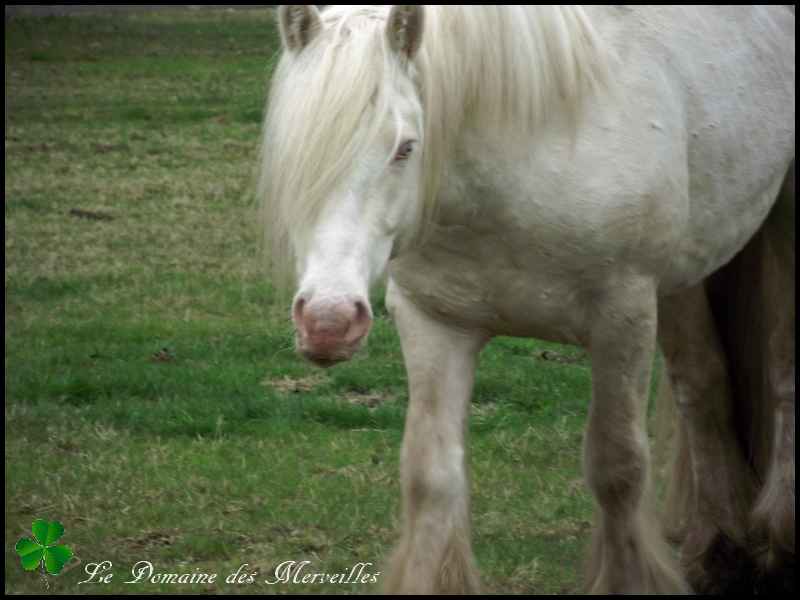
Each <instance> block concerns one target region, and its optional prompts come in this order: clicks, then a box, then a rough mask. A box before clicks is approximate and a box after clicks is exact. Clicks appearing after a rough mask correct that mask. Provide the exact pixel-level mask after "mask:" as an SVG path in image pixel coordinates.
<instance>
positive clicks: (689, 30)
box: [391, 7, 794, 343]
mask: <svg viewBox="0 0 800 600" xmlns="http://www.w3.org/2000/svg"><path fill="white" fill-rule="evenodd" d="M595 10H596V11H598V12H606V11H610V12H612V13H614V14H613V15H607V16H606V18H607V19H611V17H612V16H616V12H618V9H614V8H611V7H601V8H597V9H595ZM708 10H709V9H705V11H706V12H703V11H702V10H700V9H698V8H697V7H663V8H662V7H658V8H654V7H647V8H639V9H634V10H631V11H626V12H624V13H622V16H623V19H622V20H623V23H627V26H625V25H621V24H620V23H619V20H615V21H613V23H614V25H615V27H614V31H613V34H614V38H613V39H612V40H608V41H609V42H611V43H612V44H613V45H614V46H615V48H616V49H617V53H618V54H619V55H620V56H621V57H623V60H624V63H623V64H622V65H620V67H619V69H620V74H621V75H620V78H619V80H618V82H617V85H619V86H620V87H621V88H622V89H623V90H624V96H615V97H612V98H609V97H608V96H605V97H603V96H601V97H592V98H588V99H587V100H586V102H585V103H584V106H583V107H582V112H581V114H580V115H579V117H578V120H579V124H580V125H579V129H578V130H577V132H576V134H575V135H576V138H575V139H574V140H573V139H570V137H569V133H565V132H569V130H570V129H569V128H570V124H569V123H566V122H565V119H564V118H563V116H561V115H556V116H555V117H554V118H553V120H552V121H550V122H549V123H545V124H543V126H542V127H541V128H540V129H538V130H537V131H536V133H535V136H533V137H527V136H522V137H520V136H515V135H514V133H513V131H500V132H498V131H491V130H487V128H485V127H484V128H482V129H479V128H475V127H474V126H473V128H471V129H467V130H465V131H464V132H463V133H461V134H460V139H459V144H458V147H457V149H456V151H455V152H453V159H452V162H451V163H450V164H448V167H447V173H448V175H447V178H446V180H445V182H444V184H443V185H442V190H441V197H440V202H441V206H440V210H441V213H440V217H439V219H438V222H437V228H436V234H435V235H433V236H432V238H431V240H430V242H429V243H428V244H426V245H425V246H424V247H423V248H422V249H420V250H418V251H415V252H411V253H409V254H407V255H403V256H402V257H400V258H398V259H396V260H394V261H393V262H392V263H391V274H392V278H393V280H394V281H395V282H396V283H397V284H398V285H399V286H400V287H401V288H402V289H403V290H404V292H405V293H406V294H408V295H409V296H410V297H413V299H414V301H415V302H416V303H418V304H419V305H421V306H424V307H426V308H427V309H428V310H429V311H431V312H432V313H433V314H436V315H440V316H446V317H447V318H448V319H450V320H451V321H452V322H454V323H459V324H461V325H464V326H469V327H479V328H483V329H485V330H487V331H488V332H491V333H492V334H502V335H523V336H534V337H538V338H543V339H549V340H552V341H558V342H567V343H586V342H587V338H588V330H589V325H590V321H591V318H590V316H589V315H590V312H591V311H590V307H591V304H592V303H593V301H594V297H595V295H596V294H602V293H603V290H604V288H605V287H606V286H618V285H619V284H620V278H621V277H624V273H626V272H635V273H637V274H639V275H644V276H647V277H651V278H653V279H654V280H655V281H656V282H657V284H658V290H659V294H662V295H663V294H670V293H672V292H675V291H676V290H680V289H685V288H687V287H690V286H691V285H694V284H696V283H697V282H699V281H701V280H703V279H705V278H706V277H707V276H708V275H709V274H711V273H712V272H714V271H716V270H717V269H718V268H719V267H720V266H722V265H723V264H725V263H727V262H728V261H729V260H730V259H731V258H732V257H733V256H734V255H735V254H736V253H737V252H739V251H740V250H741V249H742V248H743V247H744V245H745V243H746V242H747V241H748V240H749V239H750V238H751V237H752V236H753V234H754V233H755V232H756V231H757V230H758V228H759V227H760V226H761V224H762V223H763V221H764V219H765V218H766V216H767V214H768V213H769V211H770V209H771V207H772V205H773V203H774V201H775V198H776V196H777V191H778V189H779V187H780V185H781V183H782V181H783V179H784V177H785V175H786V172H787V169H788V167H789V163H790V161H791V160H792V157H793V153H794V127H793V123H794V77H793V74H794V73H793V71H794V60H793V57H792V60H789V57H787V56H784V55H783V54H784V53H785V50H784V49H785V48H786V44H785V43H784V42H785V41H786V40H788V39H790V38H791V37H792V36H793V28H794V21H793V19H788V18H786V19H784V23H774V22H771V21H767V22H766V23H765V28H764V30H762V31H750V30H749V27H748V26H749V24H750V23H751V22H752V21H751V20H749V19H745V18H742V17H744V16H746V15H744V11H746V10H748V9H747V8H745V7H734V8H732V9H731V8H727V9H726V8H724V7H720V8H719V9H716V10H717V11H718V14H712V15H709V14H707V12H708ZM711 10H712V11H713V10H715V9H711ZM752 10H754V11H756V12H760V11H762V10H763V7H758V8H755V9H752ZM786 12H787V13H788V11H786ZM726 13H727V14H726ZM590 15H591V16H592V17H594V18H593V19H592V20H593V22H601V23H602V20H601V19H600V18H599V15H596V14H592V13H590ZM768 16H769V14H768V13H766V12H765V14H764V17H768ZM781 16H782V15H780V12H779V11H778V14H777V15H776V17H781ZM778 20H779V21H780V19H778ZM709 22H712V23H713V24H714V26H713V27H710V26H709V25H708V24H709ZM704 23H705V24H706V27H707V28H708V29H709V30H710V31H708V32H700V31H698V26H702V25H703V24H704ZM787 26H791V28H792V29H791V30H787V29H786V27H787ZM774 28H777V32H778V33H779V34H780V35H779V36H776V35H775V29H774ZM656 33H658V41H659V43H660V45H661V46H662V47H661V48H660V52H661V54H660V56H658V57H653V56H652V55H653V48H652V46H653V43H652V38H653V37H654V36H655V35H656ZM703 34H707V35H711V34H713V35H714V38H713V41H714V43H712V44H709V39H708V37H707V36H705V35H703ZM781 36H782V37H781ZM665 38H666V39H665ZM764 38H771V39H772V42H771V44H772V45H773V48H772V49H771V50H772V51H771V52H770V53H769V54H765V53H764V52H763V46H764V45H765V44H766V43H765V42H764V41H763V40H764ZM745 42H751V44H747V43H745ZM686 43H691V44H692V45H693V46H697V47H698V48H697V51H696V53H694V52H691V51H690V52H687V50H686V46H685V44H686ZM665 55H666V59H665V58H664V56H665ZM697 56H699V57H700V58H699V60H696V59H695V57H697ZM743 65H748V66H750V65H752V68H751V69H750V70H749V72H747V73H743V70H744V68H743ZM789 66H790V67H791V69H789V68H788V67H789ZM708 78H713V83H712V84H711V85H701V84H706V83H707V81H708ZM776 87H777V88H778V89H779V90H780V92H781V93H766V94H765V93H764V90H774V89H775V88H776ZM744 140H747V142H746V143H744ZM742 165H747V171H746V172H743V171H742Z"/></svg>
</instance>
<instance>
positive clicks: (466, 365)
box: [385, 282, 485, 594]
mask: <svg viewBox="0 0 800 600" xmlns="http://www.w3.org/2000/svg"><path fill="white" fill-rule="evenodd" d="M387 306H388V307H389V309H390V311H391V312H392V315H393V317H394V320H395V324H396V326H397V329H398V331H399V333H400V341H401V345H402V349H403V356H404V358H405V363H406V369H407V371H408V383H409V401H408V412H407V416H406V426H405V432H404V435H403V448H402V452H401V485H402V492H403V498H402V502H403V514H402V528H403V529H402V537H401V540H400V543H399V545H398V547H397V548H396V550H395V553H394V556H393V558H392V562H391V565H390V568H389V574H388V577H387V579H386V584H385V588H386V591H387V592H389V593H401V594H407V593H419V594H440V593H475V592H477V591H478V588H479V581H478V575H477V570H476V568H475V564H474V559H473V556H472V548H471V545H470V531H469V530H470V528H469V522H470V517H469V482H468V477H467V466H466V449H465V433H466V426H467V423H466V416H467V410H468V406H469V400H470V396H471V394H472V386H473V381H474V373H475V367H476V361H477V355H478V353H479V351H480V349H481V347H482V345H483V343H484V342H485V336H482V335H477V334H474V333H469V332H465V331H461V330H458V329H454V328H451V327H448V326H446V325H443V324H442V323H440V322H438V321H436V320H434V319H431V318H430V317H429V316H427V315H426V314H424V313H423V312H422V311H421V310H419V309H418V308H417V307H416V306H415V305H414V304H413V303H412V302H411V301H409V300H408V299H407V298H406V297H405V296H404V295H403V294H402V293H401V292H400V291H399V290H397V288H396V287H395V286H394V284H392V283H391V282H390V284H389V291H388V293H387Z"/></svg>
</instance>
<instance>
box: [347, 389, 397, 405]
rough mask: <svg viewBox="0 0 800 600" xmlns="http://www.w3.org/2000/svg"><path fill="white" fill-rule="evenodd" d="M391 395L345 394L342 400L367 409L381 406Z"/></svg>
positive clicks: (378, 393)
mask: <svg viewBox="0 0 800 600" xmlns="http://www.w3.org/2000/svg"><path fill="white" fill-rule="evenodd" d="M391 397H392V396H391V394H387V393H385V392H347V393H346V394H345V395H344V399H345V400H347V402H349V403H350V404H355V405H356V406H366V407H367V408H370V409H372V408H378V407H379V406H380V405H381V404H383V403H384V402H386V401H387V400H389V399H391Z"/></svg>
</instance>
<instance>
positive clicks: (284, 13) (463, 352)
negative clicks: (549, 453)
mask: <svg viewBox="0 0 800 600" xmlns="http://www.w3.org/2000/svg"><path fill="white" fill-rule="evenodd" d="M278 14H279V20H280V31H281V36H282V41H283V44H284V53H283V56H282V58H281V60H280V62H279V64H278V66H277V70H276V72H275V74H274V76H273V80H272V88H271V93H270V98H269V101H268V114H267V116H266V121H265V127H264V139H263V144H262V148H263V149H262V159H261V170H260V173H261V184H260V194H261V197H262V198H263V209H264V210H263V218H264V224H265V228H266V233H267V235H268V238H269V239H270V240H271V249H272V256H271V258H272V261H273V266H275V267H276V268H277V269H279V270H280V269H288V270H289V271H293V272H294V275H296V277H297V293H296V295H295V297H294V301H293V304H292V309H291V314H292V317H293V319H294V322H295V325H296V330H297V346H298V350H299V351H300V352H301V353H302V354H303V355H305V356H306V357H307V358H309V359H310V360H312V361H314V362H315V363H318V364H320V365H330V364H334V363H336V362H338V361H342V360H347V359H348V358H350V357H351V356H352V355H353V353H354V352H355V351H356V350H357V349H358V348H359V347H360V346H361V345H362V344H363V343H364V341H365V339H366V337H367V333H368V331H369V329H370V324H371V320H372V312H371V308H370V304H369V301H368V290H369V287H370V285H371V284H372V283H373V282H375V281H376V280H377V279H378V278H379V277H380V276H381V274H382V273H384V272H385V270H386V268H387V266H388V269H389V282H388V292H387V299H386V302H387V306H388V307H389V310H390V311H391V313H392V315H393V318H394V321H395V323H396V326H397V328H398V330H399V334H400V339H401V343H402V349H403V356H404V359H405V363H406V367H407V371H408V379H409V388H410V392H409V404H408V413H407V421H406V428H405V434H404V440H403V447H402V489H403V525H402V527H403V530H402V537H401V540H400V542H399V545H398V547H397V549H396V551H395V553H394V556H393V559H392V563H391V568H390V573H389V575H388V577H387V590H388V591H391V592H420V593H436V592H469V591H476V590H477V589H478V585H479V583H478V576H477V572H476V568H475V564H474V559H473V556H472V550H471V547H470V533H469V528H470V515H469V497H468V489H469V486H468V479H467V467H466V462H467V452H466V447H465V430H466V423H467V410H468V407H469V403H470V395H471V392H472V386H473V377H474V371H475V367H476V362H477V360H478V354H479V352H480V350H481V348H482V347H483V346H484V345H485V344H486V343H487V342H488V341H489V340H490V339H491V338H492V337H493V336H496V335H513V336H531V337H537V338H542V339H547V340H553V341H557V342H564V343H570V344H580V345H583V346H585V347H587V348H588V349H589V352H590V356H591V361H592V387H593V394H592V399H591V407H590V411H589V420H588V425H587V429H586V436H585V441H584V471H585V478H586V482H587V484H588V486H589V488H590V489H591V491H592V493H593V495H594V497H595V499H596V503H597V508H598V511H597V523H596V527H595V531H594V541H593V547H592V550H591V552H592V557H591V560H590V568H589V572H588V574H587V579H588V581H587V585H588V589H589V590H590V591H592V592H671V591H681V590H686V589H687V586H686V583H685V579H684V575H683V572H682V570H681V568H680V567H678V566H677V565H676V564H673V558H672V553H671V549H670V548H669V547H668V546H666V544H665V543H663V542H662V541H661V534H660V531H659V530H658V527H656V526H655V525H654V522H653V521H652V520H651V519H650V518H649V517H648V516H646V514H645V510H644V498H643V497H644V493H645V488H646V484H647V481H648V479H649V462H650V461H649V451H648V441H647V434H646V432H645V428H644V418H643V416H644V407H645V405H646V400H647V392H648V386H649V382H650V376H651V365H652V362H653V356H654V352H655V350H656V343H657V337H658V338H659V339H660V341H661V344H662V347H663V349H664V352H665V356H666V358H667V362H668V370H669V373H670V378H671V381H672V383H673V384H674V386H673V387H674V389H675V393H676V395H677V397H678V405H679V407H680V413H681V415H682V418H683V426H684V435H685V439H686V443H687V450H686V451H687V452H688V453H689V455H690V465H691V474H692V485H693V487H692V491H691V499H690V501H689V511H688V512H689V513H690V514H689V515H688V518H689V520H690V522H689V525H688V533H687V534H686V536H685V541H684V547H683V559H684V562H685V563H686V565H685V566H687V567H688V568H689V569H690V570H689V574H690V576H691V579H692V581H693V582H694V583H697V584H699V585H703V583H704V581H705V580H706V579H708V577H710V576H711V575H713V574H709V572H708V570H709V569H708V566H707V562H704V556H705V554H704V553H706V551H707V550H708V549H709V548H711V547H712V546H713V544H714V543H715V540H717V539H718V538H719V537H720V536H725V538H726V539H729V540H731V541H732V542H733V543H734V544H735V545H736V544H738V545H739V546H745V545H746V544H747V540H748V539H750V538H749V537H748V536H749V535H750V527H751V521H750V515H749V514H748V513H749V511H750V510H751V509H752V507H753V505H754V500H753V499H752V498H751V499H750V500H745V498H749V497H750V496H752V493H751V492H750V491H748V490H749V488H748V486H751V485H753V483H752V482H750V475H749V471H748V469H749V467H748V465H747V464H746V457H745V456H743V455H742V452H741V449H740V448H739V447H738V446H737V445H736V441H735V438H736V436H735V432H734V430H733V427H734V424H733V420H732V417H731V411H732V408H731V405H730V398H729V388H730V386H729V385H728V384H727V381H728V374H727V372H726V358H725V355H724V350H723V346H722V345H721V343H720V342H719V340H718V336H719V332H718V331H717V330H716V328H715V324H714V319H713V318H712V314H711V308H710V306H709V302H708V299H707V295H706V292H705V288H704V284H703V282H704V280H706V278H708V277H709V276H710V275H712V274H713V273H714V272H715V271H718V270H719V269H720V268H721V267H723V265H725V264H726V263H728V262H729V261H731V259H732V258H733V257H734V256H735V255H736V254H737V253H738V252H740V251H741V250H742V249H743V248H744V247H745V246H746V245H747V244H748V242H749V241H750V240H751V239H752V238H753V237H754V235H755V234H756V233H757V232H758V231H759V230H761V231H762V232H764V235H765V236H766V237H767V238H768V239H771V240H773V241H774V244H773V246H774V248H776V249H777V250H776V251H775V252H774V256H775V257H776V258H775V260H774V261H773V263H772V264H773V268H774V272H775V273H777V275H776V277H778V280H779V281H784V282H790V283H791V289H792V292H791V293H789V292H785V293H784V294H783V296H784V297H789V298H790V300H791V305H789V304H788V303H784V305H783V306H781V307H780V311H782V312H781V314H782V315H783V317H782V320H781V327H780V328H778V329H777V330H776V331H775V332H773V333H774V335H773V336H772V337H771V338H770V344H769V348H772V349H773V350H771V352H774V354H775V356H772V355H769V356H767V357H766V358H765V360H766V361H767V363H768V364H770V365H773V366H774V368H772V369H771V371H770V373H771V376H772V380H771V381H774V383H775V386H774V389H775V390H777V392H776V393H777V394H778V397H779V398H778V399H779V401H780V402H779V404H780V406H781V407H782V408H781V411H782V412H781V415H783V421H780V423H779V425H780V427H781V429H780V430H779V431H780V432H781V435H778V436H775V438H776V440H777V441H776V442H775V448H774V452H773V455H774V457H775V460H778V459H779V458H780V457H783V458H782V459H781V460H783V463H782V464H781V465H778V466H775V465H773V467H771V468H772V471H770V473H775V474H771V475H769V477H771V479H770V480H769V481H768V482H767V485H765V486H764V487H765V492H764V495H763V496H762V497H761V498H759V499H758V502H757V506H758V510H759V511H761V512H760V514H762V516H763V515H766V518H762V519H757V520H755V521H753V523H757V524H761V527H762V533H763V537H764V539H766V540H767V543H769V544H771V547H774V548H780V547H786V548H790V549H791V554H792V556H793V553H794V451H793V448H794V410H793V406H794V349H793V337H791V336H792V335H793V334H792V333H791V332H792V331H793V329H794V292H793V289H794V229H793V224H792V225H786V223H784V222H781V218H783V217H780V215H784V216H785V215H789V218H793V215H794V195H793V194H794V192H793V183H792V185H791V186H789V185H786V186H784V181H785V179H786V177H787V173H788V172H789V171H790V170H791V169H792V168H793V167H792V164H793V157H794V119H795V109H794V106H795V92H794V89H795V77H794V38H795V36H794V27H795V25H794V11H793V9H788V8H785V7H766V6H759V7H744V6H735V7H729V8H722V7H705V8H702V7H686V6H680V7H666V6H659V7H648V8H645V7H637V8H618V7H610V6H602V7H595V8H586V9H581V8H577V7H568V8H561V7H552V6H548V7H541V6H517V7H511V6H465V7H459V6H442V7H432V6H431V7H422V6H395V7H366V6H357V7H331V8H328V9H326V10H325V11H323V12H322V13H320V12H318V11H317V9H316V8H314V7H313V6H292V7H281V9H280V10H279V12H278ZM782 189H783V190H784V193H783V194H782V193H781V190H782ZM773 208H775V211H773ZM779 209H780V210H779ZM781 211H783V212H781ZM771 212H773V214H775V215H778V216H775V217H774V218H771V219H768V216H769V215H770V213H771ZM780 278H783V279H780ZM280 281H286V280H285V279H280V277H279V276H278V275H277V274H276V282H280ZM785 287H788V286H784V288H785ZM782 289H783V288H782ZM788 326H791V330H789V329H788ZM787 340H788V341H787ZM790 375H791V380H790V379H789V376H790ZM787 406H790V407H791V410H788V409H787ZM789 455H790V456H791V458H790V459H789V458H787V456H789ZM788 460H791V468H787V466H786V465H787V464H788V463H787V462H786V461H788ZM789 472H790V473H791V476H789V475H788V473H789ZM767 488H769V489H767ZM789 498H791V502H789V501H788V499H789ZM789 522H790V523H791V533H789V532H787V531H786V530H785V526H786V523H789ZM772 556H773V557H774V556H775V553H773V555H772Z"/></svg>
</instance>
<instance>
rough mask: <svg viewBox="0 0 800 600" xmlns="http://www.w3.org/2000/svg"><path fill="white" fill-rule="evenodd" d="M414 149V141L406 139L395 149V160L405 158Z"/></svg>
mask: <svg viewBox="0 0 800 600" xmlns="http://www.w3.org/2000/svg"><path fill="white" fill-rule="evenodd" d="M413 149H414V141H413V140H408V141H405V142H403V143H402V144H400V147H399V148H398V149H397V152H396V153H395V155H394V159H395V161H398V160H406V159H407V158H408V157H409V156H410V155H411V151H412V150H413Z"/></svg>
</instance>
